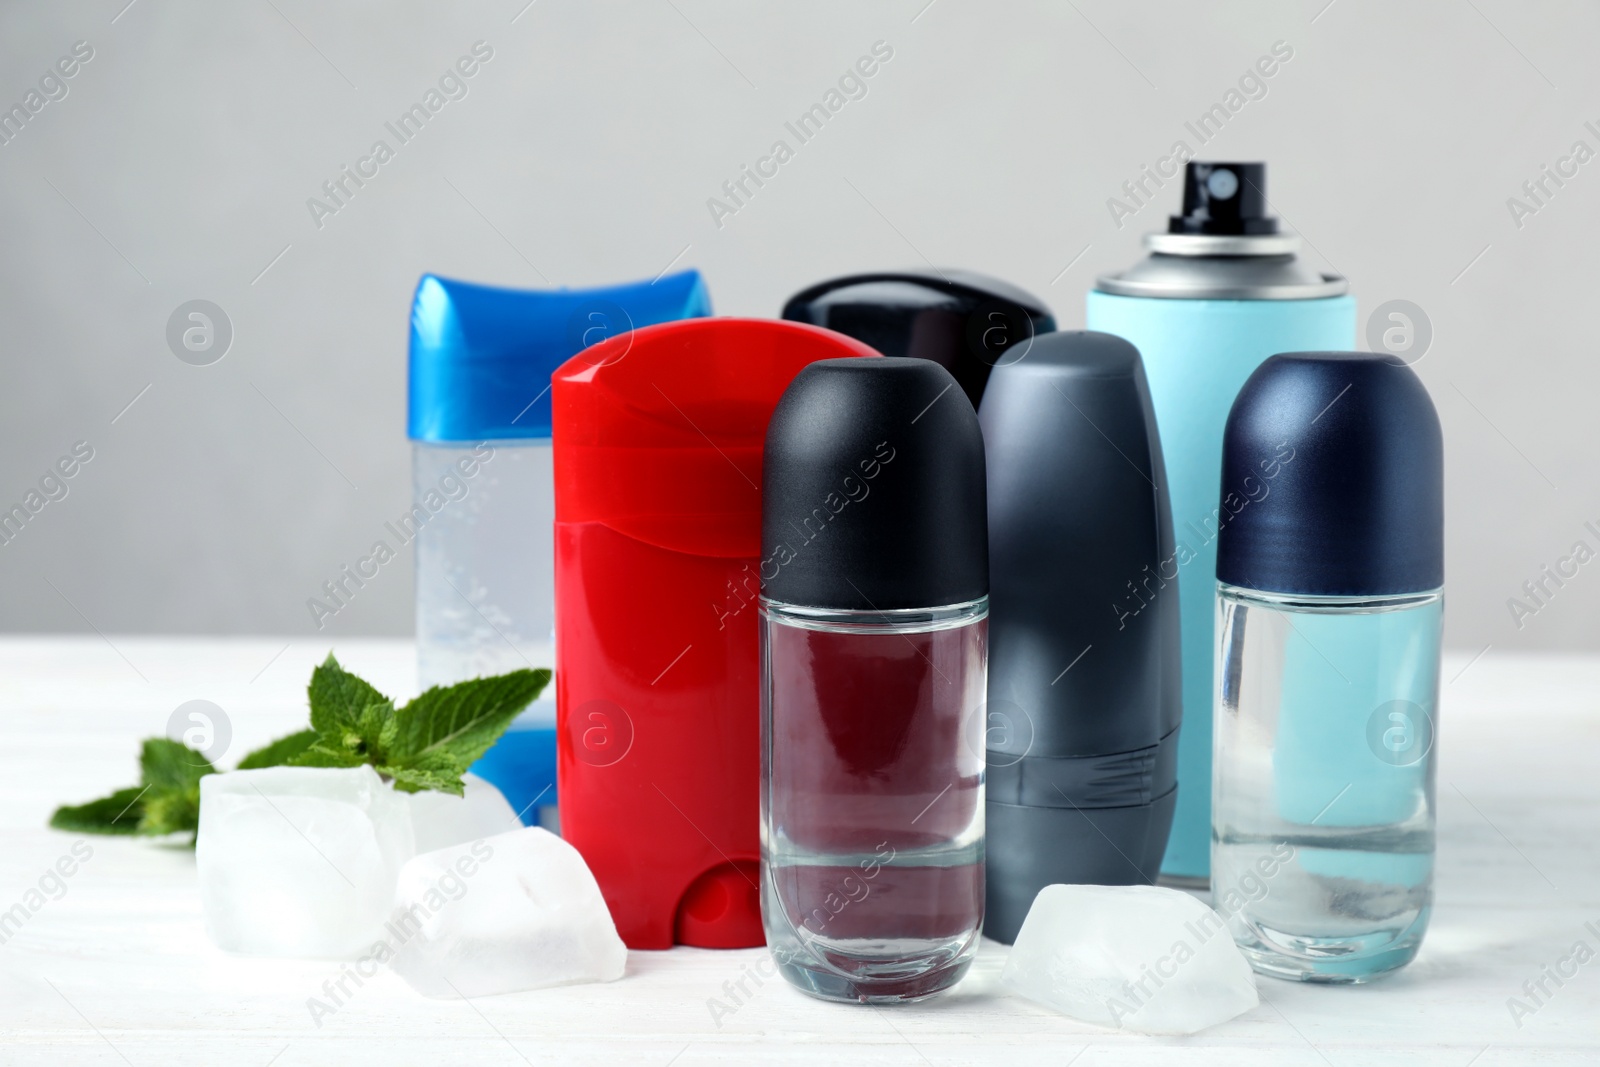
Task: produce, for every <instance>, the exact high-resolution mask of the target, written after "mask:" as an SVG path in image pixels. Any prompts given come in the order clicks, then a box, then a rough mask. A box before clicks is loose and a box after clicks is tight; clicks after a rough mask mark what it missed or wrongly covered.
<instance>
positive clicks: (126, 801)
mask: <svg viewBox="0 0 1600 1067" xmlns="http://www.w3.org/2000/svg"><path fill="white" fill-rule="evenodd" d="M145 792H146V790H145V789H143V788H141V787H139V786H136V785H132V786H129V787H128V788H126V789H119V790H117V791H116V792H115V793H112V794H111V795H110V796H108V797H101V798H100V799H99V800H91V801H89V803H87V804H64V805H62V806H61V807H59V808H57V809H56V810H55V814H54V815H51V816H50V827H51V829H54V830H66V831H68V832H70V833H77V834H132V833H135V832H137V830H138V827H139V820H140V819H142V818H143V817H144V805H143V803H142V795H143V794H144V793H145Z"/></svg>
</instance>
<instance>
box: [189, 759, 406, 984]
mask: <svg viewBox="0 0 1600 1067" xmlns="http://www.w3.org/2000/svg"><path fill="white" fill-rule="evenodd" d="M415 852H416V848H415V845H414V843H413V836H412V829H411V806H410V804H408V803H407V801H406V799H405V797H404V796H403V795H401V794H399V793H396V792H395V791H394V790H393V789H392V788H390V787H389V786H388V785H387V784H386V783H384V782H383V780H382V779H380V778H379V777H378V775H377V772H375V771H374V770H373V769H372V768H371V767H364V766H363V767H351V768H338V769H335V768H327V767H265V768H262V769H261V770H254V771H230V772H228V773H225V774H210V775H207V776H206V777H204V778H202V779H201V780H200V832H199V835H198V837H197V839H196V842H195V860H196V863H197V866H198V867H199V873H200V897H201V900H202V901H203V903H204V905H205V914H206V929H207V930H208V931H209V932H210V934H211V939H212V940H213V941H215V942H216V943H217V946H218V947H220V948H223V949H226V950H227V951H229V952H242V953H249V954H251V955H260V956H311V957H318V958H323V959H339V958H354V957H356V956H359V955H360V954H361V953H362V952H364V951H366V950H367V949H369V948H371V946H372V944H373V943H374V942H376V941H378V940H380V939H381V938H382V936H383V928H384V923H385V921H386V920H387V919H388V917H389V911H390V909H391V907H392V906H393V904H394V888H395V880H396V879H397V878H398V877H399V873H400V868H401V866H402V865H403V864H404V863H405V862H406V861H407V860H408V859H410V858H411V857H412V856H413V855H414V854H415Z"/></svg>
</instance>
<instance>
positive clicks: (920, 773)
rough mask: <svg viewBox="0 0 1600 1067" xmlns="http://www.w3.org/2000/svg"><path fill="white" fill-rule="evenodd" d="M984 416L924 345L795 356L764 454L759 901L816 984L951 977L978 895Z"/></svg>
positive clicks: (789, 976) (840, 986) (791, 962)
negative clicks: (798, 362)
mask: <svg viewBox="0 0 1600 1067" xmlns="http://www.w3.org/2000/svg"><path fill="white" fill-rule="evenodd" d="M986 485H987V483H986V478H985V472H984V452H983V431H982V429H981V428H980V427H979V425H978V416H977V413H976V412H975V411H973V409H972V405H971V403H969V402H968V400H967V398H966V397H965V396H964V395H963V394H962V392H961V390H960V389H959V388H958V387H957V385H956V380H955V379H954V378H953V377H951V375H950V372H949V371H947V370H945V369H944V368H943V367H941V366H940V365H939V364H937V363H934V362H933V361H931V360H926V359H914V358H905V357H876V356H875V357H871V358H859V359H826V360H820V361H818V362H816V363H812V364H810V365H809V366H807V367H806V368H805V369H804V370H802V371H801V372H800V373H799V375H797V376H796V377H795V379H794V381H793V382H792V383H790V385H789V388H788V389H787V390H786V391H785V392H784V394H783V398H782V399H781V400H780V401H779V402H778V406H777V408H776V410H775V411H774V412H773V415H772V420H771V422H770V423H769V424H768V426H767V437H766V445H765V448H764V450H763V454H762V488H761V543H762V548H763V551H764V552H767V553H770V555H767V556H766V558H765V559H763V560H762V561H761V567H760V576H761V597H760V606H761V649H760V655H761V753H762V755H761V886H762V890H761V919H762V925H763V927H764V928H765V930H766V935H767V946H768V948H769V949H770V950H771V952H772V958H773V960H774V961H775V963H776V964H777V968H778V971H779V973H781V974H782V975H783V976H784V978H785V979H786V980H787V981H788V982H789V983H790V984H792V985H794V986H795V987H796V988H797V989H799V990H801V991H802V992H805V993H809V994H811V995H812V996H816V997H822V998H824V999H827V1000H838V1001H852V1002H858V1003H864V1004H893V1003H903V1002H906V1001H914V1000H921V999H922V998H924V997H929V996H932V995H934V994H935V993H938V992H940V991H942V990H945V989H948V988H949V987H950V986H952V985H954V984H955V983H956V982H958V981H960V979H961V977H962V975H964V974H965V973H966V972H967V968H968V967H969V966H971V963H972V958H973V956H974V954H976V952H977V949H978V941H979V937H980V934H979V931H980V929H981V928H982V926H983V908H984V736H983V734H984V730H983V727H984V714H983V712H984V702H985V700H986V691H987V688H988V656H989V651H988V642H989V622H988V618H989V540H988V502H987V489H986Z"/></svg>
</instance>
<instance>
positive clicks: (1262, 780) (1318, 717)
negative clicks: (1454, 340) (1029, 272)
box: [1179, 352, 1444, 983]
mask: <svg viewBox="0 0 1600 1067" xmlns="http://www.w3.org/2000/svg"><path fill="white" fill-rule="evenodd" d="M1222 492H1223V495H1222V507H1223V509H1224V511H1225V513H1224V514H1221V515H1219V521H1218V531H1217V595H1216V611H1217V615H1216V635H1217V637H1216V661H1215V672H1214V679H1215V683H1214V684H1215V689H1214V697H1215V699H1214V702H1213V708H1212V727H1213V733H1212V745H1213V747H1212V765H1213V777H1212V781H1211V818H1212V822H1211V897H1212V906H1213V907H1214V908H1215V909H1216V910H1217V912H1218V913H1219V914H1220V915H1221V916H1222V917H1223V919H1224V920H1225V921H1226V922H1227V924H1228V927H1229V931H1230V933H1231V934H1232V935H1233V939H1234V941H1235V942H1236V943H1237V944H1238V946H1239V948H1240V949H1241V950H1242V951H1243V952H1244V955H1245V958H1246V959H1248V960H1249V961H1250V964H1251V966H1252V967H1254V968H1255V969H1256V970H1257V971H1259V972H1261V973H1263V974H1268V975H1273V976H1276V977H1279V978H1290V979H1297V980H1300V981H1305V982H1329V983H1334V982H1339V983H1352V982H1365V981H1368V980H1369V979H1372V978H1376V977H1378V976H1379V975H1382V974H1386V973H1388V972H1390V971H1393V970H1395V969H1396V968H1398V967H1403V966H1405V965H1406V964H1407V963H1409V962H1410V961H1411V960H1412V959H1413V958H1414V957H1415V956H1416V954H1417V951H1418V949H1419V948H1420V947H1421V945H1422V940H1423V936H1424V934H1425V933H1426V932H1427V928H1428V919H1429V916H1430V915H1431V914H1432V910H1433V856H1434V756H1435V750H1436V746H1437V741H1438V735H1437V725H1438V722H1439V642H1440V637H1441V630H1442V627H1443V621H1444V596H1443V588H1444V438H1443V435H1442V434H1441V433H1440V430H1439V417H1438V414H1437V413H1436V412H1435V411H1434V409H1433V402H1432V401H1431V400H1430V399H1429V398H1428V392H1427V389H1425V388H1424V387H1423V385H1422V381H1421V379H1419V378H1418V377H1417V375H1416V374H1415V373H1414V372H1413V371H1412V370H1411V368H1410V367H1409V366H1407V365H1406V364H1405V363H1403V362H1401V361H1400V360H1398V359H1396V358H1394V357H1392V356H1379V355H1374V354H1372V353H1367V352H1290V353H1282V354H1279V355H1276V356H1273V357H1272V358H1270V359H1268V360H1267V361H1266V362H1265V363H1263V364H1262V365H1261V366H1260V368H1258V369H1257V370H1256V371H1255V373H1253V374H1252V375H1251V376H1250V378H1249V380H1248V381H1246V382H1245V385H1244V388H1243V389H1241V390H1240V392H1239V397H1238V399H1237V400H1235V401H1234V405H1233V410H1232V411H1231V412H1230V413H1229V415H1228V423H1227V428H1226V430H1225V431H1224V433H1223V442H1222ZM1182 787H1183V783H1182V780H1181V779H1180V783H1179V788H1180V789H1181V788H1182Z"/></svg>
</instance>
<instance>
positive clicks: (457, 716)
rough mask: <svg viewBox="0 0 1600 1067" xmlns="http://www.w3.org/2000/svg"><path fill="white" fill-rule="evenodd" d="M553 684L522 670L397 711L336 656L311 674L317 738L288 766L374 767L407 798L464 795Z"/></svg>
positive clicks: (442, 689)
mask: <svg viewBox="0 0 1600 1067" xmlns="http://www.w3.org/2000/svg"><path fill="white" fill-rule="evenodd" d="M549 684H550V672H549V671H548V670H520V671H512V672H511V673H510V674H501V675H497V676H495V677H493V678H474V679H473V680H472V681H469V682H461V683H459V684H457V685H452V686H435V687H434V688H432V689H429V690H428V691H427V692H425V693H423V694H422V695H421V696H419V697H417V698H416V699H415V700H413V701H411V702H410V703H408V704H406V705H405V706H404V707H402V708H396V707H395V706H394V701H392V700H390V699H389V698H388V697H386V696H384V695H383V694H382V693H380V692H378V691H377V690H376V689H374V688H373V687H372V686H370V685H368V684H367V683H366V682H364V681H362V680H361V679H360V678H358V677H356V676H355V675H353V674H351V673H350V672H349V671H346V670H345V669H344V668H343V667H341V666H340V665H339V661H338V660H337V659H335V658H334V657H333V656H332V655H331V654H330V655H329V656H328V658H327V659H326V660H325V661H323V663H322V665H321V666H320V667H318V668H317V669H316V670H315V671H313V672H312V673H311V684H310V686H309V687H307V695H308V696H309V697H310V699H311V727H312V729H313V730H314V731H316V735H317V737H316V740H315V741H314V742H312V743H311V745H310V746H309V747H307V748H306V749H305V751H303V752H301V753H300V754H299V755H298V756H295V757H293V758H292V759H290V760H289V761H288V762H289V764H290V765H291V766H296V767H358V766H360V765H361V764H364V763H365V764H369V765H370V766H372V767H373V768H374V769H375V770H377V772H378V773H379V774H380V775H382V776H383V777H385V778H387V779H389V780H390V781H392V782H394V787H395V788H396V789H399V790H401V791H402V792H406V793H416V792H420V791H422V790H424V789H437V790H439V791H440V792H443V793H453V794H455V795H456V796H460V795H461V794H462V791H463V789H464V788H465V786H464V785H463V783H462V781H461V776H462V774H464V773H465V772H466V770H467V768H468V767H470V766H472V764H473V763H475V762H476V761H477V759H478V757H479V756H482V755H483V754H484V753H485V752H487V751H488V750H489V746H490V745H492V744H494V743H495V742H496V741H498V740H499V739H500V735H501V734H503V733H505V731H506V727H508V726H510V725H511V722H512V720H513V719H515V718H516V717H517V716H518V715H519V714H521V712H522V709H523V708H525V707H527V706H528V704H529V703H530V702H531V701H532V700H533V699H534V698H535V697H537V696H538V695H539V693H540V692H542V691H543V690H544V687H545V686H547V685H549Z"/></svg>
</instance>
